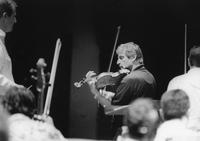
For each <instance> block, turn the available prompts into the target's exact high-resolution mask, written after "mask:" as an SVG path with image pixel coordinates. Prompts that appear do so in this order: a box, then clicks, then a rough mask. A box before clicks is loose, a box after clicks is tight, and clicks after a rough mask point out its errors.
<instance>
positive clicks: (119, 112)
mask: <svg viewBox="0 0 200 141" xmlns="http://www.w3.org/2000/svg"><path fill="white" fill-rule="evenodd" d="M128 107H129V105H124V106H118V107H116V108H113V109H112V110H108V111H105V114H106V115H126V114H127V112H128Z"/></svg>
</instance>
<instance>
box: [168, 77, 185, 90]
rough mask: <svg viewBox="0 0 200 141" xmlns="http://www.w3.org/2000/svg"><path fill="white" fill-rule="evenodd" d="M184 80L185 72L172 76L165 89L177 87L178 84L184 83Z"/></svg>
mask: <svg viewBox="0 0 200 141" xmlns="http://www.w3.org/2000/svg"><path fill="white" fill-rule="evenodd" d="M185 80H186V75H185V74H182V75H178V76H176V77H174V78H172V79H171V80H170V81H169V84H168V87H167V90H171V89H174V88H178V86H179V85H183V84H184V81H185Z"/></svg>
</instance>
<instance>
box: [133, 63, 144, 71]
mask: <svg viewBox="0 0 200 141" xmlns="http://www.w3.org/2000/svg"><path fill="white" fill-rule="evenodd" d="M142 68H144V64H138V65H135V66H134V67H133V68H132V71H136V70H139V69H142Z"/></svg>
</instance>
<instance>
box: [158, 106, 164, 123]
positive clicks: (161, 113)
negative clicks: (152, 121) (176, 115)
mask: <svg viewBox="0 0 200 141" xmlns="http://www.w3.org/2000/svg"><path fill="white" fill-rule="evenodd" d="M158 112H159V115H160V118H161V120H162V121H164V120H165V118H164V114H163V110H162V109H161V108H160V109H159V110H158Z"/></svg>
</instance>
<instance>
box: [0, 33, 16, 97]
mask: <svg viewBox="0 0 200 141" xmlns="http://www.w3.org/2000/svg"><path fill="white" fill-rule="evenodd" d="M5 36H6V34H5V32H4V31H3V30H1V29H0V95H4V93H5V91H6V90H7V89H8V88H9V87H10V86H14V85H15V83H14V79H13V75H12V62H11V59H10V56H9V55H8V52H7V50H6V47H5V45H4V39H5Z"/></svg>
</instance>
